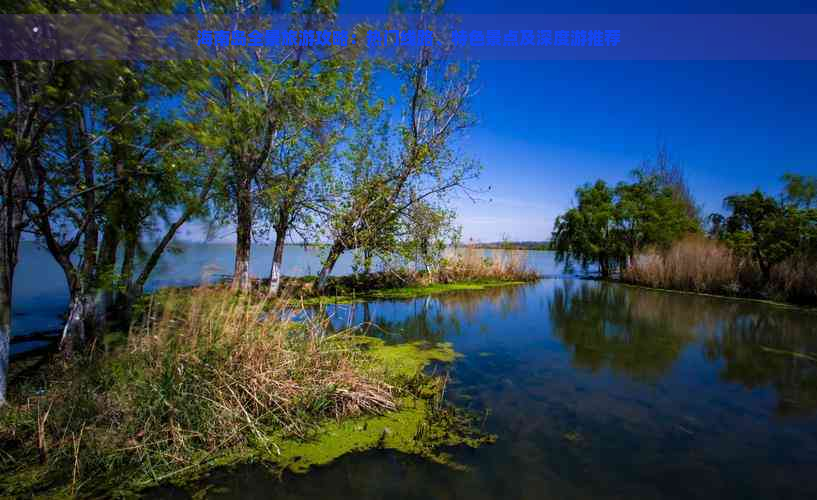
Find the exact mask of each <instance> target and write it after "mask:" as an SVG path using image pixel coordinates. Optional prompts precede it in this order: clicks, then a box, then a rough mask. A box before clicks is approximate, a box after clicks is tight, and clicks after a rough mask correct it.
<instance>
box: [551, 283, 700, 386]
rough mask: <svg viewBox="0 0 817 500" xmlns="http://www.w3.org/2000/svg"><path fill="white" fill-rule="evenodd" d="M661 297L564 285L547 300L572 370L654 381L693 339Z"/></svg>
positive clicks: (601, 286) (676, 309)
mask: <svg viewBox="0 0 817 500" xmlns="http://www.w3.org/2000/svg"><path fill="white" fill-rule="evenodd" d="M663 298H664V297H663V296H662V295H660V294H655V293H652V294H641V293H637V292H636V291H634V290H630V289H627V288H624V287H621V286H610V285H607V284H603V283H602V284H599V283H591V282H586V281H585V282H578V283H577V282H573V281H567V282H565V283H564V284H563V285H562V286H558V287H556V288H555V289H554V290H553V296H552V298H551V299H550V301H549V313H550V321H551V322H552V324H553V331H554V333H555V334H556V335H557V336H558V338H559V339H561V340H562V341H563V342H564V343H565V345H567V346H569V347H570V348H571V350H572V352H573V362H574V364H575V365H576V366H579V367H583V368H588V369H590V370H592V371H594V372H597V371H599V370H600V369H602V368H604V367H610V368H611V369H613V370H615V371H618V372H621V373H624V374H627V375H630V376H632V377H635V378H637V379H645V380H655V379H657V378H659V377H660V376H662V375H663V374H664V373H665V372H666V371H667V370H668V369H669V368H670V367H671V366H672V364H673V363H674V362H675V360H676V359H677V358H678V356H679V355H680V353H681V351H682V350H683V349H684V348H685V347H686V346H687V345H688V344H689V343H690V342H692V340H693V339H694V338H695V336H694V332H693V331H692V329H690V328H689V326H690V325H687V324H686V323H685V321H684V318H685V317H688V315H685V314H684V312H683V310H682V309H680V308H679V307H676V306H675V305H674V304H673V303H672V301H666V300H662V299H663Z"/></svg>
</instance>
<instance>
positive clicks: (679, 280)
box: [621, 235, 817, 305]
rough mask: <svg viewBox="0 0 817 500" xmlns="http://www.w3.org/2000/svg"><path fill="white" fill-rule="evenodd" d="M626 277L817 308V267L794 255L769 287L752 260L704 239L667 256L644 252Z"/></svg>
mask: <svg viewBox="0 0 817 500" xmlns="http://www.w3.org/2000/svg"><path fill="white" fill-rule="evenodd" d="M621 278H622V280H624V281H626V282H629V283H633V284H638V285H645V286H650V287H654V288H666V289H673V290H684V291H692V292H699V293H713V294H719V295H729V296H738V297H754V298H764V299H772V300H777V301H784V302H792V303H798V304H810V305H817V263H815V262H812V261H809V260H808V259H804V258H798V257H795V256H793V257H791V258H789V259H787V260H785V261H783V262H781V263H778V264H777V265H775V266H773V267H772V269H771V273H770V277H769V281H768V282H765V281H764V280H763V279H762V273H761V272H760V270H759V269H758V267H757V266H756V265H754V264H753V263H752V262H751V261H749V260H748V259H744V258H740V257H738V256H736V255H734V253H733V252H732V251H731V250H730V249H729V248H728V247H727V246H726V245H725V244H723V243H722V242H719V241H716V240H712V239H709V238H706V237H704V236H701V235H692V236H688V237H686V238H684V239H682V240H680V241H677V242H675V243H674V244H673V245H672V246H671V247H670V248H669V249H668V250H666V251H660V250H655V249H649V250H647V251H645V252H642V253H641V254H639V255H638V256H636V258H635V259H633V262H632V263H631V265H630V266H629V267H628V268H627V269H626V270H625V271H624V272H623V273H622V276H621Z"/></svg>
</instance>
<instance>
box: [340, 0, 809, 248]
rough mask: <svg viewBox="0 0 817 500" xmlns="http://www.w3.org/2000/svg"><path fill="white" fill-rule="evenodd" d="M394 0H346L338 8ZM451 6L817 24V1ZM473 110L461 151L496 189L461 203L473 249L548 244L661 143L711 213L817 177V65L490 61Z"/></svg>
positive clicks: (456, 6)
mask: <svg viewBox="0 0 817 500" xmlns="http://www.w3.org/2000/svg"><path fill="white" fill-rule="evenodd" d="M389 3H390V2H387V1H383V2H372V1H363V0H360V1H349V0H346V1H343V0H341V12H345V13H366V14H380V13H385V12H387V9H388V5H389ZM378 5H379V7H376V6H378ZM770 5H773V6H770ZM446 10H447V11H449V12H459V13H473V14H502V13H540V14H541V13H604V14H615V13H643V14H646V13H810V14H815V13H817V3H814V4H813V5H800V2H795V1H791V0H778V1H776V2H774V4H770V3H769V2H753V1H747V0H728V1H727V2H719V3H718V4H717V5H713V2H711V1H694V2H671V1H670V2H663V3H661V4H660V5H658V4H655V3H654V2H645V1H618V2H611V1H599V0H587V1H584V2H581V3H572V2H542V1H541V0H540V1H531V0H524V1H516V2H510V3H507V2H502V1H499V0H449V2H448V8H447V9H446ZM474 110H475V111H476V113H477V116H478V118H479V125H478V126H477V127H476V128H474V129H472V130H470V131H469V132H468V136H467V137H466V138H465V139H464V141H463V144H462V148H463V150H464V151H465V152H466V153H467V154H468V155H470V156H471V157H473V158H476V159H478V160H480V161H481V162H482V164H483V165H484V167H485V169H484V172H483V176H482V178H481V179H480V180H479V182H478V183H477V187H478V188H480V189H482V190H486V191H487V192H486V193H485V194H483V195H482V196H481V201H479V202H477V203H472V202H470V201H469V200H467V199H465V198H459V199H455V200H454V205H455V207H456V208H457V209H458V211H459V214H460V216H459V221H460V223H461V224H462V226H463V235H464V237H465V238H466V239H468V238H473V239H477V240H482V241H493V240H497V239H499V238H501V237H502V236H503V235H507V236H508V237H510V238H512V239H519V240H543V239H548V238H549V236H550V231H551V229H552V224H553V220H554V218H555V217H556V215H558V214H559V213H561V212H563V211H564V210H565V209H567V208H569V206H570V204H571V201H572V197H573V192H574V190H575V188H576V187H577V186H578V185H580V184H582V183H585V182H589V181H593V180H595V179H598V178H601V179H605V180H607V181H610V182H617V181H620V180H624V179H626V178H627V176H628V174H629V172H630V171H631V170H632V169H633V168H634V167H635V166H636V164H637V163H638V162H639V161H640V160H642V159H644V158H646V157H649V156H650V155H651V154H653V153H654V152H655V150H656V147H657V145H658V143H659V141H663V142H666V143H667V144H668V146H669V148H670V150H671V151H672V153H673V155H674V156H675V157H676V158H677V159H679V160H680V161H681V164H682V165H683V166H684V169H685V172H686V175H687V178H688V181H689V184H690V186H691V188H692V191H693V193H694V194H695V196H696V198H697V199H698V201H699V203H701V204H702V205H703V207H704V211H705V213H708V212H711V211H716V210H720V209H721V208H722V200H723V198H724V197H725V196H727V195H729V194H732V193H737V192H746V191H750V190H753V189H755V188H761V189H763V190H765V191H768V192H772V193H777V192H778V191H779V190H780V187H781V184H780V177H781V176H782V175H783V174H784V173H786V172H796V173H801V174H812V175H817V62H771V61H748V62H747V61H725V62H722V61H716V62H712V61H709V62H703V61H680V62H679V61H625V62H618V61H524V62H511V61H481V62H480V81H479V95H478V98H477V99H476V101H475V107H474ZM488 188H490V190H489V191H488Z"/></svg>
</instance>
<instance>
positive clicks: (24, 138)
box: [0, 61, 65, 405]
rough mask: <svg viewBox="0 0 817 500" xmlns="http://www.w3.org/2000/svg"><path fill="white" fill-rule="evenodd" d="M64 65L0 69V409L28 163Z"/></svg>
mask: <svg viewBox="0 0 817 500" xmlns="http://www.w3.org/2000/svg"><path fill="white" fill-rule="evenodd" d="M64 64H65V63H60V62H53V61H4V62H2V64H1V65H0V94H1V95H2V101H3V102H4V105H3V106H2V107H0V121H1V122H2V135H0V141H2V143H0V146H1V147H2V150H0V161H2V164H1V165H0V405H2V403H3V402H4V401H5V395H6V374H7V373H8V362H9V345H10V340H11V314H12V302H11V300H12V290H13V285H14V271H15V268H16V266H17V260H18V251H19V245H20V238H21V236H22V233H23V230H24V229H25V228H26V226H27V223H28V221H27V217H26V213H25V210H26V205H27V202H28V197H29V183H30V176H31V170H32V162H33V161H34V159H35V158H36V157H37V156H38V155H39V154H40V151H41V149H42V146H43V140H44V137H45V135H46V134H47V133H48V131H49V130H50V129H51V127H52V126H53V125H54V122H55V120H56V117H57V115H58V112H59V110H60V106H59V104H58V103H57V102H55V101H54V99H53V97H54V94H55V93H57V87H56V86H55V84H56V82H57V81H58V79H59V75H60V73H61V69H62V67H63V66H64Z"/></svg>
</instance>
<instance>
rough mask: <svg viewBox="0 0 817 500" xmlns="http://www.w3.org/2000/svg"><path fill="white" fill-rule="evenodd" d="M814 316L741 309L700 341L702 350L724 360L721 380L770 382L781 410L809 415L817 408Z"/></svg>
mask: <svg viewBox="0 0 817 500" xmlns="http://www.w3.org/2000/svg"><path fill="white" fill-rule="evenodd" d="M747 309H748V308H747ZM815 320H817V316H812V317H808V316H807V315H804V314H801V313H796V312H794V313H793V312H792V311H786V310H782V309H777V310H775V309H773V308H766V307H764V308H763V310H762V311H760V312H757V311H755V312H751V313H750V312H748V311H744V314H739V315H736V316H734V317H732V318H731V320H729V321H724V322H723V323H722V326H721V328H720V329H719V331H718V332H717V334H715V335H710V336H709V337H707V338H706V339H705V340H704V346H705V353H706V356H707V358H708V359H710V360H718V359H723V360H724V361H725V362H726V366H725V367H724V368H723V370H722V371H721V378H722V379H723V380H726V381H729V382H737V383H740V384H743V385H744V386H746V387H748V388H759V387H766V386H771V387H773V388H774V389H775V390H776V391H777V398H778V404H777V411H778V413H779V414H781V415H796V414H810V413H812V412H813V411H814V410H815V409H817V358H815V355H817V329H815V328H814V327H813V326H811V325H814V324H815V322H816V321H815ZM798 354H805V355H806V356H800V355H798Z"/></svg>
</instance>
